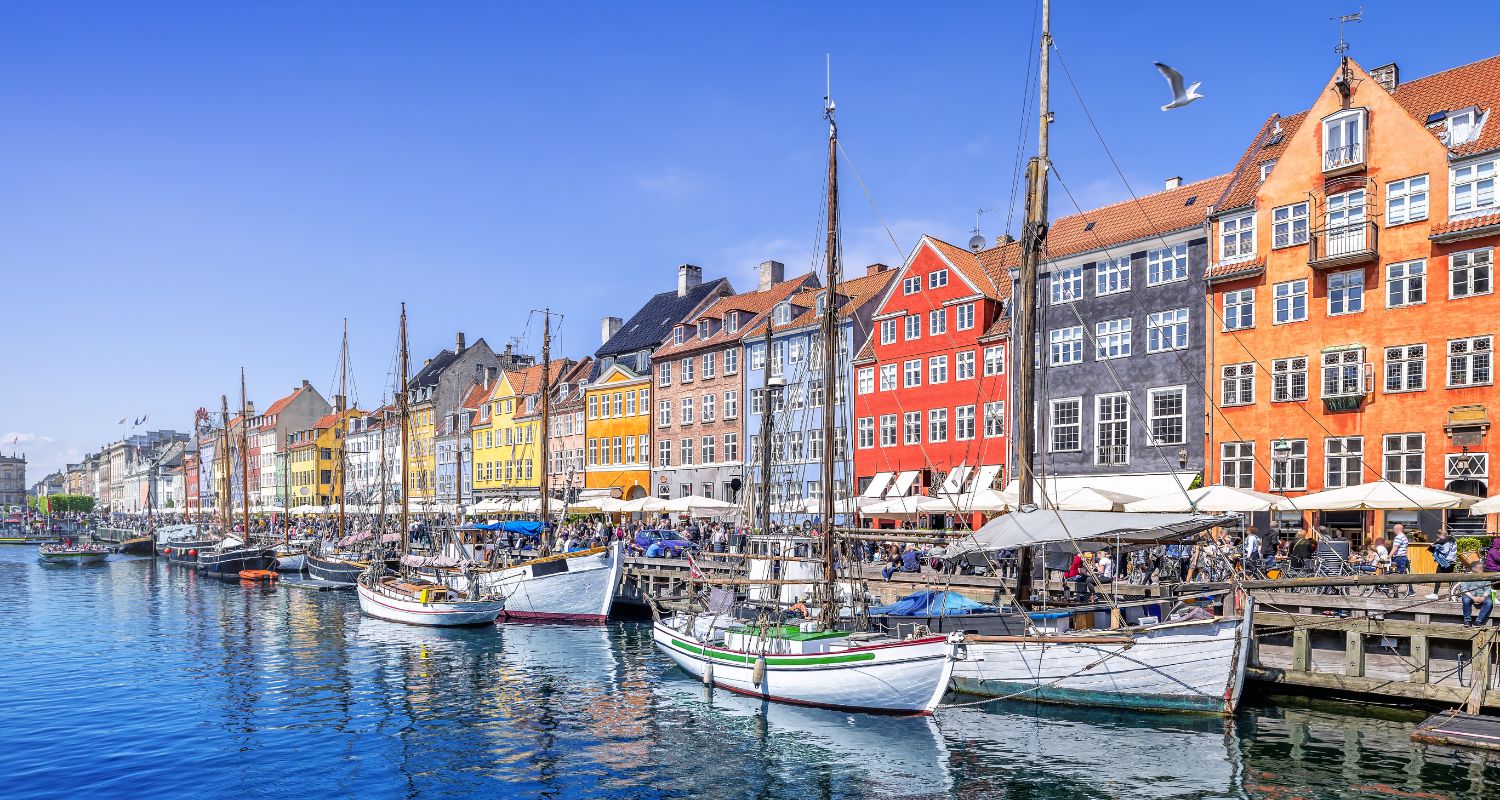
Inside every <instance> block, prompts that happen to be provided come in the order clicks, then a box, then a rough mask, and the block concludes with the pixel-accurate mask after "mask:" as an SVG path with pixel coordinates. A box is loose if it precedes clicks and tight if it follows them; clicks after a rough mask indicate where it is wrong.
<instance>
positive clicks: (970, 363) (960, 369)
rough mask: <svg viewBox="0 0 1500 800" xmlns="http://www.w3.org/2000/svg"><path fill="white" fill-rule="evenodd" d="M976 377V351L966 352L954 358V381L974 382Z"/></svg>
mask: <svg viewBox="0 0 1500 800" xmlns="http://www.w3.org/2000/svg"><path fill="white" fill-rule="evenodd" d="M973 377H974V351H973V350H965V351H963V352H962V353H959V354H958V355H955V356H954V357H953V379H954V380H956V381H967V380H972V379H973Z"/></svg>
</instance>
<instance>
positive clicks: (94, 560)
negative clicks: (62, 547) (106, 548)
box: [40, 551, 109, 564]
mask: <svg viewBox="0 0 1500 800" xmlns="http://www.w3.org/2000/svg"><path fill="white" fill-rule="evenodd" d="M108 557H109V553H107V552H103V551H100V552H84V553H80V552H66V553H42V554H40V558H41V559H42V560H43V561H45V562H47V563H48V564H98V563H100V562H102V561H104V559H106V558H108Z"/></svg>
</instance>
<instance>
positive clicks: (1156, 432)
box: [1146, 386, 1187, 445]
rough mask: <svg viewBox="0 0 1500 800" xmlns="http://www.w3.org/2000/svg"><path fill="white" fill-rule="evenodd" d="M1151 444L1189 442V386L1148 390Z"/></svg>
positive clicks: (1147, 401) (1147, 402)
mask: <svg viewBox="0 0 1500 800" xmlns="http://www.w3.org/2000/svg"><path fill="white" fill-rule="evenodd" d="M1146 404H1147V411H1148V412H1149V414H1150V418H1149V420H1148V422H1149V423H1150V426H1151V428H1150V429H1151V444H1153V445H1164V444H1184V443H1186V442H1187V387H1185V386H1163V387H1160V388H1156V389H1147V390H1146Z"/></svg>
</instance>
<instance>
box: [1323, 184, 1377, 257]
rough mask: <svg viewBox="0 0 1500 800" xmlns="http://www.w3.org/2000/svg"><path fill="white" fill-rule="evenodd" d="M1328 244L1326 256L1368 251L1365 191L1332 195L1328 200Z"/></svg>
mask: <svg viewBox="0 0 1500 800" xmlns="http://www.w3.org/2000/svg"><path fill="white" fill-rule="evenodd" d="M1326 216H1327V219H1328V234H1327V235H1328V242H1327V247H1326V253H1325V254H1326V255H1330V256H1341V255H1348V254H1349V253H1359V252H1362V251H1364V250H1365V249H1367V244H1368V243H1367V242H1366V240H1365V239H1366V233H1367V232H1366V230H1365V190H1364V189H1356V190H1354V191H1352V192H1344V193H1342V194H1336V195H1331V196H1330V197H1329V198H1328V208H1327V214H1326Z"/></svg>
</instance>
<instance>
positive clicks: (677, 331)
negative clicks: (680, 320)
mask: <svg viewBox="0 0 1500 800" xmlns="http://www.w3.org/2000/svg"><path fill="white" fill-rule="evenodd" d="M682 336H683V327H682V326H681V325H678V326H677V327H675V328H673V329H672V344H682Z"/></svg>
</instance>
